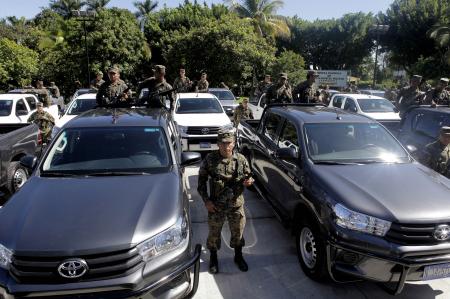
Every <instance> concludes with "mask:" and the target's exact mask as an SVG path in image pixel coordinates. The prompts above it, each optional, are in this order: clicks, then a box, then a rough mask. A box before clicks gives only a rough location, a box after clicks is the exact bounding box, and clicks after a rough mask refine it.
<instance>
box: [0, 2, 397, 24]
mask: <svg viewBox="0 0 450 299" xmlns="http://www.w3.org/2000/svg"><path fill="white" fill-rule="evenodd" d="M133 2H134V1H132V0H111V2H110V4H109V6H117V7H122V8H128V9H130V10H131V11H134V10H135V9H134V7H133V4H132V3H133ZM158 2H159V5H160V7H163V6H164V4H165V5H167V6H169V7H173V6H178V4H179V3H182V2H184V1H183V0H160V1H158ZM198 2H199V3H203V1H202V0H199V1H198ZM392 2H393V0H312V1H311V0H285V1H284V3H285V4H284V7H283V8H282V9H280V11H279V12H278V13H279V14H281V15H285V16H294V15H297V16H299V17H300V18H302V19H307V20H315V19H329V18H339V17H341V16H342V15H343V14H345V13H349V12H359V11H362V12H373V13H377V12H379V11H385V10H386V9H387V8H388V7H389V5H390V4H391V3H392ZM48 3H49V1H48V0H0V7H1V9H0V18H4V17H6V16H17V17H21V16H25V17H26V18H32V17H34V16H35V15H36V14H37V13H38V12H39V11H40V7H45V6H48ZM206 3H208V4H211V3H223V1H222V0H206Z"/></svg>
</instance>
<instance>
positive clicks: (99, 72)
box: [95, 71, 103, 76]
mask: <svg viewBox="0 0 450 299" xmlns="http://www.w3.org/2000/svg"><path fill="white" fill-rule="evenodd" d="M95 74H96V75H102V76H103V72H102V71H97V72H96V73H95Z"/></svg>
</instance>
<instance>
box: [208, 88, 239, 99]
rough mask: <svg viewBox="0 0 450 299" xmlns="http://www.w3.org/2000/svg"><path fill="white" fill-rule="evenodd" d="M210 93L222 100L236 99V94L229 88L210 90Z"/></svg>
mask: <svg viewBox="0 0 450 299" xmlns="http://www.w3.org/2000/svg"><path fill="white" fill-rule="evenodd" d="M208 92H209V93H212V94H213V95H215V96H216V97H217V98H218V99H219V100H220V101H234V95H233V93H232V92H231V91H229V90H211V89H210V90H209V91H208Z"/></svg>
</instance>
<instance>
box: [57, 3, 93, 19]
mask: <svg viewBox="0 0 450 299" xmlns="http://www.w3.org/2000/svg"><path fill="white" fill-rule="evenodd" d="M85 4H86V3H85V2H84V1H83V0H50V9H52V10H53V11H54V12H56V13H58V14H60V15H61V16H63V17H65V18H69V17H71V16H72V11H73V10H80V9H81V8H82V7H83V6H84V5H85Z"/></svg>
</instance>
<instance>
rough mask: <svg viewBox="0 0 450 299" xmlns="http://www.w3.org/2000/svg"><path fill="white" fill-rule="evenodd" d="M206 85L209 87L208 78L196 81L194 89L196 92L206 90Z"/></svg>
mask: <svg viewBox="0 0 450 299" xmlns="http://www.w3.org/2000/svg"><path fill="white" fill-rule="evenodd" d="M208 87H209V82H208V80H205V81H201V80H200V81H198V83H197V88H196V91H197V92H208Z"/></svg>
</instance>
